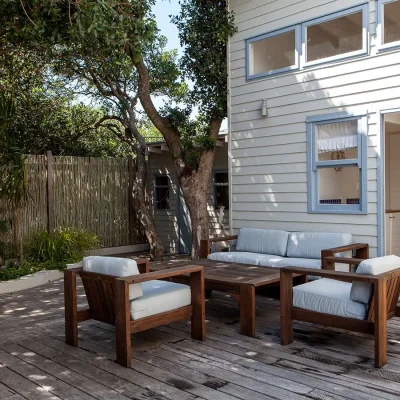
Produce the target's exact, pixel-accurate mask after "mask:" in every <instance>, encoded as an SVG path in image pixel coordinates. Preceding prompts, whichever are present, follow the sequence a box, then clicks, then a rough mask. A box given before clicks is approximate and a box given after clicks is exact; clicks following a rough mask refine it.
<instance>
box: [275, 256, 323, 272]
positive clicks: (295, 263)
mask: <svg viewBox="0 0 400 400" xmlns="http://www.w3.org/2000/svg"><path fill="white" fill-rule="evenodd" d="M276 266H277V267H279V268H283V267H299V268H312V269H321V260H314V259H313V258H283V259H282V260H280V261H278V262H277V263H276Z"/></svg>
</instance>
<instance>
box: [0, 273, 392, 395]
mask: <svg viewBox="0 0 400 400" xmlns="http://www.w3.org/2000/svg"><path fill="white" fill-rule="evenodd" d="M62 291H63V285H62V282H60V281H58V282H53V283H50V284H48V285H45V286H43V287H41V288H37V289H32V290H28V291H25V292H21V293H17V294H15V295H5V296H0V309H1V315H0V332H1V335H0V400H2V399H5V400H20V399H139V400H149V399H152V400H155V399H156V400H162V399H170V400H200V399H207V400H214V399H215V400H235V399H242V400H250V399H251V400H272V399H275V400H287V399H288V400H290V399H292V400H302V399H315V400H339V399H352V400H353V399H354V400H369V399H377V400H381V399H393V400H394V399H398V398H400V343H399V337H398V332H399V331H400V319H396V318H394V319H392V320H391V321H390V322H389V326H388V336H389V346H388V364H387V365H386V366H385V367H384V368H382V369H381V370H376V369H374V368H373V362H372V358H373V341H372V339H371V338H370V337H368V336H366V335H361V334H353V333H348V332H345V331H339V330H334V329H329V328H323V327H319V326H313V325H310V324H305V323H295V341H294V343H293V344H292V345H289V346H286V347H282V346H280V344H279V302H278V301H277V300H273V299H270V298H268V297H266V296H258V297H257V337H256V338H250V337H245V336H242V335H240V334H239V333H238V330H239V309H238V306H237V303H236V302H235V301H234V300H232V299H231V298H230V297H227V296H226V295H225V294H221V293H215V294H214V295H213V297H212V298H211V299H210V300H208V301H207V306H206V313H207V321H208V322H207V341H206V342H204V343H200V342H196V341H193V340H192V339H191V338H190V324H189V323H186V322H177V323H174V324H171V325H169V326H163V327H159V328H157V329H153V330H150V331H148V332H142V333H140V334H136V335H133V336H132V346H133V362H132V368H131V369H126V368H123V367H120V366H119V365H117V364H116V363H115V362H114V361H113V360H114V359H115V353H114V349H115V335H114V328H113V327H110V326H108V325H105V324H102V323H99V322H86V323H83V324H81V327H80V330H79V333H80V345H79V347H78V348H73V347H70V346H67V345H66V344H65V343H64V342H63V328H64V326H63V292H62ZM82 293H83V292H82V287H81V285H79V294H80V295H82ZM79 301H80V303H81V304H84V302H85V299H84V296H80V297H79Z"/></svg>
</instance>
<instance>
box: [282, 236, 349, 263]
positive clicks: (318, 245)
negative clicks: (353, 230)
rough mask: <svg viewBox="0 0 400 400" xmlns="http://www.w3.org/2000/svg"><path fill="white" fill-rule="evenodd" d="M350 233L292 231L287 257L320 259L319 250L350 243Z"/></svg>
mask: <svg viewBox="0 0 400 400" xmlns="http://www.w3.org/2000/svg"><path fill="white" fill-rule="evenodd" d="M352 242H353V238H352V235H351V234H350V233H321V232H292V233H290V235H289V240H288V245H287V254H286V255H287V257H292V258H313V259H321V251H322V250H325V249H331V248H333V247H339V246H347V245H349V244H352Z"/></svg>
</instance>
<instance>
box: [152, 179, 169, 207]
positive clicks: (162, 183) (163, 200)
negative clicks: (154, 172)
mask: <svg viewBox="0 0 400 400" xmlns="http://www.w3.org/2000/svg"><path fill="white" fill-rule="evenodd" d="M154 202H155V208H156V210H169V177H168V175H159V176H156V177H155V180H154Z"/></svg>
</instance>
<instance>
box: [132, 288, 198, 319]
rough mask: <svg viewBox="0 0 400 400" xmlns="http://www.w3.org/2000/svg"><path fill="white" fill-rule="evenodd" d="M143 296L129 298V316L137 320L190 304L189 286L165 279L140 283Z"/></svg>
mask: <svg viewBox="0 0 400 400" xmlns="http://www.w3.org/2000/svg"><path fill="white" fill-rule="evenodd" d="M142 289H143V296H142V297H140V298H138V299H136V300H131V302H130V312H131V318H132V319H133V320H137V319H140V318H145V317H150V316H152V315H156V314H161V313H164V312H167V311H172V310H176V309H178V308H181V307H186V306H189V305H190V304H191V292H190V287H189V286H186V285H182V284H180V283H173V282H167V281H148V282H143V283H142Z"/></svg>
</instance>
